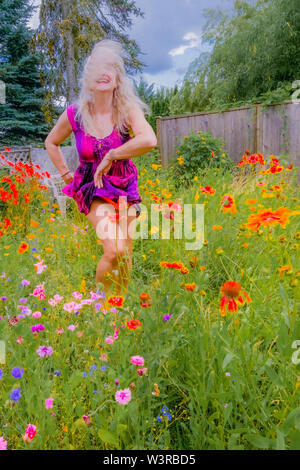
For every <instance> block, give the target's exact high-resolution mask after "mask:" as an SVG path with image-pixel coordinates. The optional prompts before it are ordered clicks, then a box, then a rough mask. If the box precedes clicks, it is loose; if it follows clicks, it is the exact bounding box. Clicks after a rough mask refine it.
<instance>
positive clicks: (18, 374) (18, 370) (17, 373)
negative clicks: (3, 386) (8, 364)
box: [11, 367, 24, 379]
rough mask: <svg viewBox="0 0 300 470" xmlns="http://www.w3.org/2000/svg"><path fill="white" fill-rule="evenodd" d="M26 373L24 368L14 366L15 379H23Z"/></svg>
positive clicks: (12, 373) (12, 372)
mask: <svg viewBox="0 0 300 470" xmlns="http://www.w3.org/2000/svg"><path fill="white" fill-rule="evenodd" d="M23 374H24V369H21V368H20V367H14V368H13V370H12V371H11V375H12V376H13V377H14V378H15V379H21V378H22V376H23Z"/></svg>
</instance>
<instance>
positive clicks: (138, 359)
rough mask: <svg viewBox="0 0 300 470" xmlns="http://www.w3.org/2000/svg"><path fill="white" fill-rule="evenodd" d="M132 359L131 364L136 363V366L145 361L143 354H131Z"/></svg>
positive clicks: (141, 364)
mask: <svg viewBox="0 0 300 470" xmlns="http://www.w3.org/2000/svg"><path fill="white" fill-rule="evenodd" d="M130 361H131V364H134V365H136V366H143V365H144V363H145V360H144V358H143V357H142V356H131V358H130Z"/></svg>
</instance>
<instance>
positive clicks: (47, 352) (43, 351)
mask: <svg viewBox="0 0 300 470" xmlns="http://www.w3.org/2000/svg"><path fill="white" fill-rule="evenodd" d="M36 352H37V353H38V355H39V356H40V357H45V356H51V354H52V353H53V349H52V348H51V346H49V347H47V346H40V347H39V348H38V349H37V350H36Z"/></svg>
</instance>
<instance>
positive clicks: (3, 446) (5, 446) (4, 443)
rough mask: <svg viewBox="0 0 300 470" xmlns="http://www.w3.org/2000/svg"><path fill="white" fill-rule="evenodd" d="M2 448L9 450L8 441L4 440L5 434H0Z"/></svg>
mask: <svg viewBox="0 0 300 470" xmlns="http://www.w3.org/2000/svg"><path fill="white" fill-rule="evenodd" d="M0 450H7V441H5V440H4V438H3V436H0Z"/></svg>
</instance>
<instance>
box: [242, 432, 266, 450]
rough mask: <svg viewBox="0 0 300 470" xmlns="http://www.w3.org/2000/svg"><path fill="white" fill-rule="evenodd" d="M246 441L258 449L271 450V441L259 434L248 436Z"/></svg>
mask: <svg viewBox="0 0 300 470" xmlns="http://www.w3.org/2000/svg"><path fill="white" fill-rule="evenodd" d="M245 437H246V439H247V440H248V441H249V442H250V444H252V445H253V446H254V447H255V448H257V449H269V448H270V444H271V440H270V439H267V438H266V437H263V436H260V435H259V434H246V436H245Z"/></svg>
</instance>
